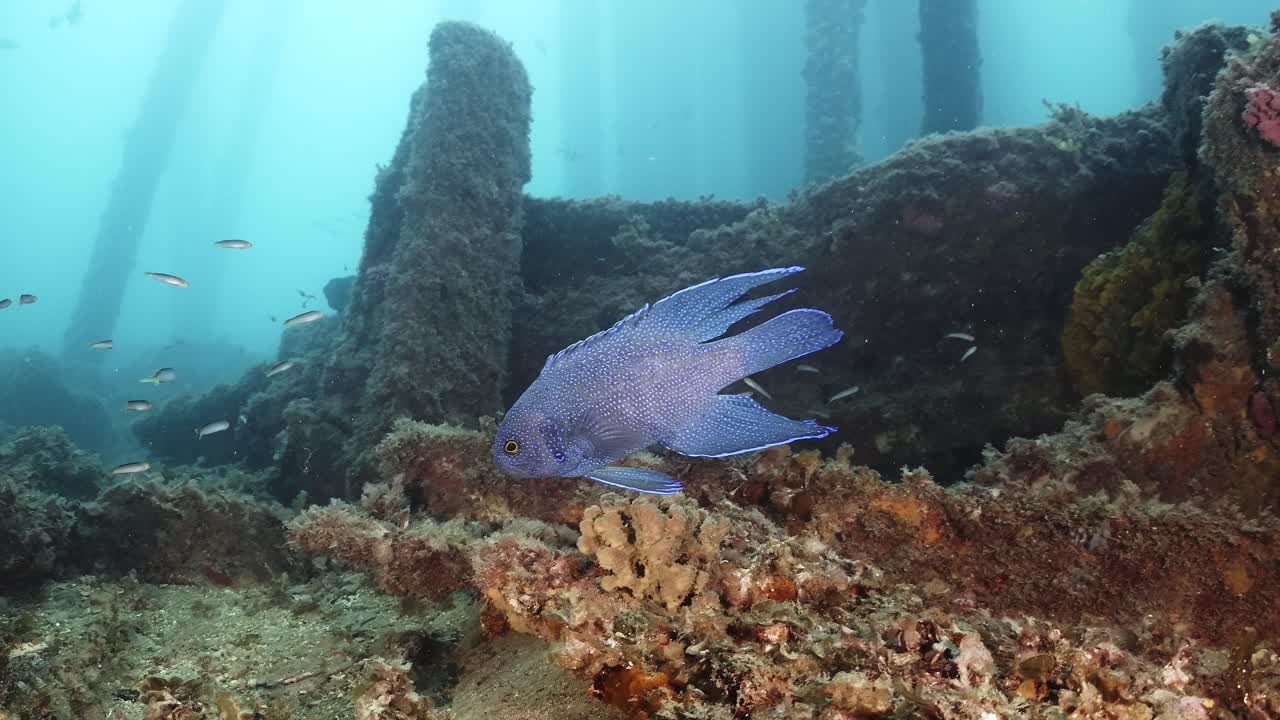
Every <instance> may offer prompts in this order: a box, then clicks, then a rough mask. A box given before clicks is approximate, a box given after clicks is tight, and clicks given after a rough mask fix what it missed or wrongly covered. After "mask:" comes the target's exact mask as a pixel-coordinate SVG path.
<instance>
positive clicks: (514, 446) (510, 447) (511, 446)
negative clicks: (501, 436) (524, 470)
mask: <svg viewBox="0 0 1280 720" xmlns="http://www.w3.org/2000/svg"><path fill="white" fill-rule="evenodd" d="M502 452H504V453H506V454H508V455H515V454H516V453H518V452H520V443H518V442H516V441H515V440H508V441H507V442H506V443H504V444H503V446H502Z"/></svg>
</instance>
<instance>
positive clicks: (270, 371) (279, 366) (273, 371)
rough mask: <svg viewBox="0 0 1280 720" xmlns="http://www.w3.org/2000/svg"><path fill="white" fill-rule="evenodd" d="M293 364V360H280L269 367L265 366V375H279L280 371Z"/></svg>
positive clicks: (287, 368) (289, 367)
mask: <svg viewBox="0 0 1280 720" xmlns="http://www.w3.org/2000/svg"><path fill="white" fill-rule="evenodd" d="M293 365H294V362H293V361H292V360H281V361H280V362H278V363H276V364H275V365H272V366H271V367H269V368H267V377H271V376H272V375H279V374H280V373H282V372H284V371H286V370H289V369H291V368H292V367H293Z"/></svg>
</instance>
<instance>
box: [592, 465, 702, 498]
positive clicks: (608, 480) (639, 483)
mask: <svg viewBox="0 0 1280 720" xmlns="http://www.w3.org/2000/svg"><path fill="white" fill-rule="evenodd" d="M587 478H588V479H590V480H595V481H596V482H598V483H604V484H605V485H612V486H613V487H616V488H622V489H623V490H634V491H636V492H641V493H647V494H649V495H674V494H676V493H678V492H680V491H681V490H684V486H683V485H681V484H680V482H679V481H677V480H675V479H673V478H672V477H671V476H670V475H664V474H663V473H660V472H658V471H656V470H643V469H641V468H629V467H603V468H599V469H598V470H592V471H591V472H589V473H587Z"/></svg>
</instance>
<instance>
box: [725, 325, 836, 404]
mask: <svg viewBox="0 0 1280 720" xmlns="http://www.w3.org/2000/svg"><path fill="white" fill-rule="evenodd" d="M842 337H844V333H843V332H841V331H840V330H837V329H836V328H835V327H834V326H833V325H832V323H831V316H830V315H828V314H826V313H824V312H822V311H821V310H813V309H810V308H801V309H799V310H790V311H788V312H784V313H782V314H781V315H778V316H777V317H774V318H772V319H770V320H769V321H768V322H764V323H761V324H760V325H757V326H755V327H753V328H751V329H750V330H746V331H745V332H742V333H739V334H738V335H734V336H733V337H728V338H725V339H723V340H719V341H717V342H715V343H712V344H711V347H712V348H714V349H716V350H722V351H724V352H730V353H733V355H734V356H735V358H736V362H732V363H728V364H727V367H732V368H735V371H734V373H733V374H734V377H731V378H727V379H725V385H728V384H729V383H732V382H736V381H737V380H741V379H742V378H744V377H746V376H747V375H753V374H755V373H758V372H761V371H762V370H768V369H769V368H771V367H773V366H774V365H779V364H781V363H784V362H786V361H788V360H793V359H795V358H798V357H801V356H803V355H808V354H809V353H812V352H817V351H819V350H822V349H823V348H827V347H830V346H832V345H834V344H836V343H837V342H839V340H840V338H842Z"/></svg>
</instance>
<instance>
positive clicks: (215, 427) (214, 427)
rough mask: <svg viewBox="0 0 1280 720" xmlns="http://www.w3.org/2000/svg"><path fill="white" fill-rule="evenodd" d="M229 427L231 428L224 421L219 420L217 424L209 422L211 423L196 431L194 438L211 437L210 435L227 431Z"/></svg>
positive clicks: (229, 424)
mask: <svg viewBox="0 0 1280 720" xmlns="http://www.w3.org/2000/svg"><path fill="white" fill-rule="evenodd" d="M229 427H231V423H229V422H227V421H226V420H219V421H217V422H211V423H209V424H208V425H205V426H204V427H202V428H197V429H196V438H203V437H204V436H205V435H212V434H214V433H220V432H222V431H223V430H226V429H227V428H229Z"/></svg>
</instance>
